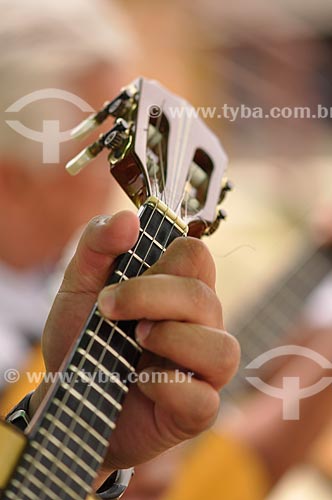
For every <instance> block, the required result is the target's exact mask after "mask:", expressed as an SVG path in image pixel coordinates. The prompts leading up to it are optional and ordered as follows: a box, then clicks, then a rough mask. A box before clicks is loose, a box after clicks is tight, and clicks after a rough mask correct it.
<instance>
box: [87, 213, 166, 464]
mask: <svg viewBox="0 0 332 500" xmlns="http://www.w3.org/2000/svg"><path fill="white" fill-rule="evenodd" d="M165 219H166V213H165V214H164V215H163V218H162V220H161V222H160V224H159V226H158V229H157V231H156V233H155V237H157V235H158V233H159V230H160V228H161V227H162V225H163V222H164V221H165ZM147 225H148V224H147ZM174 225H175V222H174V221H173V223H172V226H171V229H170V231H169V234H168V237H167V240H166V242H165V245H166V246H167V243H168V241H169V238H170V236H171V233H172V229H173V228H174ZM146 227H147V226H146ZM155 241H157V240H156V238H154V239H153V240H152V241H151V243H150V246H149V248H148V250H147V252H146V255H145V257H144V261H145V260H146V258H147V256H148V254H149V252H150V250H151V248H152V247H153V244H154V242H155ZM164 248H165V249H166V247H164ZM142 266H143V264H141V266H140V270H141V269H142ZM127 267H128V266H127ZM138 272H139V271H138ZM114 330H115V328H114V327H113V328H112V330H111V332H110V333H109V337H108V340H107V343H108V342H110V340H111V338H112V336H113V334H114ZM124 345H125V344H124V343H123V345H122V347H124ZM106 352H107V348H106V347H105V348H104V350H103V352H102V354H101V356H100V357H99V361H98V364H101V363H102V361H103V358H104V355H105V353H106ZM122 352H123V349H122V348H121V350H120V352H119V355H121V354H122ZM109 386H110V382H109V383H108V384H107V385H106V386H105V388H104V391H105V392H107V390H108V389H109ZM90 390H91V389H90ZM88 394H89V392H88ZM87 397H88V395H87V396H86V398H87ZM103 399H104V398H103V396H102V395H100V396H99V400H98V401H97V403H96V408H97V409H98V410H100V403H102V402H103ZM88 434H89V430H88V429H87V430H86V432H85V434H84V436H83V438H82V439H83V441H84V440H85V439H86V437H87V436H88ZM103 437H105V436H103ZM80 451H81V450H80ZM97 452H98V454H100V453H101V451H99V449H98V447H97ZM78 457H80V453H78Z"/></svg>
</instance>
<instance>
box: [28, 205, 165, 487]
mask: <svg viewBox="0 0 332 500" xmlns="http://www.w3.org/2000/svg"><path fill="white" fill-rule="evenodd" d="M155 211H156V206H155V207H153V210H152V212H151V214H150V217H149V220H148V222H147V223H146V225H145V227H147V226H148V224H149V222H150V220H151V219H152V217H153V215H154V213H155ZM164 219H165V217H163V219H162V222H163V221H164ZM162 222H161V224H162ZM161 224H160V226H161ZM160 226H159V228H158V231H159V229H160ZM172 227H174V222H173V221H172ZM158 231H157V232H158ZM141 233H142V234H141V236H140V238H139V239H138V241H137V243H136V247H135V248H137V246H138V244H139V243H140V242H141V240H142V237H143V235H144V234H145V235H146V236H147V237H148V238H149V239H151V236H150V235H149V233H147V232H145V231H144V229H143V230H142V231H141ZM156 234H157V233H156ZM170 234H171V231H170V232H169V235H168V239H169V237H170ZM153 243H154V244H155V245H156V246H157V247H159V248H161V250H162V251H163V252H164V251H165V248H164V247H162V246H161V245H160V244H159V242H157V241H156V240H155V241H153V238H152V244H153ZM152 244H151V245H150V247H149V250H148V251H150V249H151V247H152ZM132 258H133V256H131V259H132ZM131 259H130V260H129V261H128V263H127V266H126V269H127V268H128V266H129V265H130V262H131ZM146 264H147V263H146ZM99 327H100V324H99ZM119 330H120V329H119ZM112 333H113V331H112V332H111V334H112ZM121 333H122V332H121ZM128 338H130V337H128ZM89 347H90V346H89ZM85 354H87V353H85ZM82 361H83V359H82V360H81V362H82ZM81 362H80V363H81ZM124 387H126V386H124ZM78 394H79V393H78ZM80 398H81V399H82V396H81V395H80ZM97 405H98V403H97ZM98 406H99V405H98ZM59 409H61V408H60V407H59ZM59 409H58V410H59ZM58 410H57V414H58ZM62 411H63V409H62ZM60 415H61V412H60ZM55 458H56V457H55ZM25 479H26V478H25ZM25 479H24V480H25Z"/></svg>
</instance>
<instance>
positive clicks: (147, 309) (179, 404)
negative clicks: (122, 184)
mask: <svg viewBox="0 0 332 500" xmlns="http://www.w3.org/2000/svg"><path fill="white" fill-rule="evenodd" d="M138 227H139V224H138V219H137V217H136V216H134V215H133V214H132V213H130V212H123V213H120V214H117V215H115V216H114V217H113V218H107V219H105V218H95V219H93V220H92V222H90V224H89V225H88V227H87V229H86V231H85V233H84V235H83V236H82V238H81V241H80V243H79V245H78V248H77V251H76V254H75V256H74V257H73V259H72V261H71V263H70V264H69V266H68V268H67V270H66V273H65V276H64V280H63V283H62V285H61V288H60V291H59V293H58V295H57V297H56V300H55V302H54V305H53V307H52V310H51V312H50V315H49V318H48V321H47V324H46V327H45V331H44V335H43V354H44V358H45V365H46V369H47V370H48V371H56V370H58V369H59V366H60V365H61V362H62V360H63V358H64V356H65V355H66V353H67V351H68V349H69V348H70V346H71V345H72V343H73V341H74V340H75V338H76V337H77V335H78V334H79V332H80V329H81V328H82V324H84V321H85V319H86V318H87V316H88V314H89V311H90V310H91V308H92V306H93V304H94V302H95V301H96V298H97V297H98V303H99V308H100V311H101V312H102V314H103V315H104V316H106V317H108V318H111V319H113V320H118V319H127V320H129V319H141V320H143V321H140V323H139V325H138V327H137V331H136V335H137V340H138V342H139V343H140V344H141V345H142V346H143V347H144V348H145V349H146V352H145V353H144V354H143V356H142V360H141V362H140V366H139V369H140V370H142V369H144V370H145V371H147V372H148V373H151V371H154V370H159V371H160V370H162V371H163V372H167V374H168V382H167V383H166V382H165V381H162V382H159V383H152V382H146V383H137V384H135V385H133V386H132V387H131V389H130V391H129V394H128V397H127V398H126V401H125V404H124V408H123V411H122V413H121V416H120V418H119V421H118V425H117V428H116V430H115V432H114V433H113V434H112V438H111V441H110V447H109V452H108V455H107V458H106V460H105V464H104V472H109V471H111V470H113V469H118V468H127V467H130V466H132V465H136V464H139V463H141V462H145V461H147V460H149V459H151V458H153V457H155V456H157V455H159V454H160V453H162V452H163V451H165V450H167V449H169V448H171V447H173V446H175V445H177V444H178V443H180V442H182V441H184V440H186V439H188V438H191V437H194V436H195V435H197V434H198V433H200V432H202V431H204V430H205V429H207V428H208V427H209V426H210V425H211V424H212V423H213V421H214V420H215V418H216V416H217V413H218V409H219V402H220V400H219V391H220V389H221V388H222V386H223V385H224V384H226V383H227V382H228V381H229V379H230V378H231V377H232V376H233V374H234V373H235V371H236V368H237V366H238V362H239V346H238V343H237V341H236V340H235V339H234V338H233V337H232V336H230V335H229V334H227V333H226V332H224V331H223V320H222V309H221V304H220V302H219V300H218V298H217V296H216V294H215V291H214V285H215V268H214V264H213V260H212V257H211V255H210V253H209V251H208V250H207V248H206V246H205V245H204V244H203V243H202V242H200V241H198V240H194V239H192V238H179V239H177V240H175V241H174V242H173V243H172V244H171V245H170V247H169V248H168V249H167V251H166V253H165V254H164V255H163V256H162V257H161V259H160V260H159V261H158V262H157V263H156V264H155V265H154V266H152V267H151V268H150V269H149V270H148V272H146V273H145V274H144V275H143V276H141V277H138V278H133V279H131V280H129V281H124V282H122V283H121V284H119V285H116V286H112V287H106V288H104V289H103V290H102V288H103V285H104V283H105V281H106V278H107V276H108V275H109V273H110V270H111V267H112V264H113V262H114V260H115V258H116V256H117V255H119V254H120V253H123V252H125V251H127V250H128V249H129V248H131V247H132V246H133V245H134V243H135V241H136V240H137V237H138ZM100 290H102V292H101V293H99V292H100ZM98 294H99V295H98ZM175 367H182V368H183V369H184V371H186V370H190V371H193V372H194V373H195V377H194V378H192V379H191V380H190V379H187V380H186V382H184V383H175ZM172 382H173V383H172ZM45 391H46V385H45V384H42V385H41V386H39V388H38V389H37V391H36V392H35V394H34V396H33V398H32V400H31V408H30V409H31V412H32V413H34V412H35V411H36V409H37V407H38V406H39V404H40V402H41V399H42V398H43V396H44V394H45Z"/></svg>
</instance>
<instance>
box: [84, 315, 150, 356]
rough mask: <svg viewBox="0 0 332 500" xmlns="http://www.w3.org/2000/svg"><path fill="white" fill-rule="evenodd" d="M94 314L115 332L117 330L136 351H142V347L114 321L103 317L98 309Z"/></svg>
mask: <svg viewBox="0 0 332 500" xmlns="http://www.w3.org/2000/svg"><path fill="white" fill-rule="evenodd" d="M96 315H97V316H99V317H100V318H102V319H103V321H104V322H105V323H107V324H108V325H109V326H111V327H112V328H114V330H115V331H116V332H118V333H119V334H120V335H121V337H123V338H124V339H126V340H127V341H128V342H129V343H130V344H131V345H133V346H134V347H135V348H136V349H137V350H138V352H143V349H142V348H141V346H140V345H138V344H137V342H135V340H134V339H132V338H131V337H129V335H127V334H126V333H125V332H124V331H123V330H122V329H121V328H119V327H118V325H117V324H116V323H113V322H112V321H111V320H109V319H107V318H104V317H103V316H101V314H100V312H99V311H96ZM91 332H92V330H91ZM93 333H94V332H93Z"/></svg>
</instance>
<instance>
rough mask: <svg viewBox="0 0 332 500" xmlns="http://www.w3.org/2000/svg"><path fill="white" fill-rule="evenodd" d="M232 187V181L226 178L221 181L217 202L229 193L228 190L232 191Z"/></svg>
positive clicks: (220, 201) (221, 200)
mask: <svg viewBox="0 0 332 500" xmlns="http://www.w3.org/2000/svg"><path fill="white" fill-rule="evenodd" d="M233 189H234V185H233V183H232V182H231V181H229V180H228V179H226V180H225V181H224V182H223V184H222V187H221V191H220V196H219V203H222V202H223V201H224V199H225V198H226V195H227V193H229V191H233Z"/></svg>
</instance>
